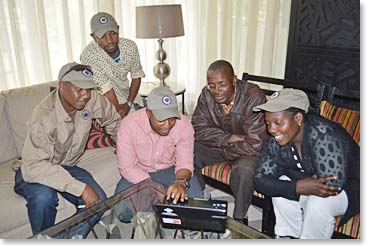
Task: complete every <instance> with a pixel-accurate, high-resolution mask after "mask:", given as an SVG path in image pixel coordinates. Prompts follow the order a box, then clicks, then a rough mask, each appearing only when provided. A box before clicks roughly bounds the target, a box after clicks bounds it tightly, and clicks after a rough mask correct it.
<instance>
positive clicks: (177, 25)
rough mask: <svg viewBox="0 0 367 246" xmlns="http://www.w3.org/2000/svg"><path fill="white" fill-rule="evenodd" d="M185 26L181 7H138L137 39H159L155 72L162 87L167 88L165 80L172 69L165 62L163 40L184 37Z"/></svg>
mask: <svg viewBox="0 0 367 246" xmlns="http://www.w3.org/2000/svg"><path fill="white" fill-rule="evenodd" d="M184 34H185V33H184V26H183V20H182V10H181V5H179V4H174V5H151V6H140V7H136V37H137V38H158V43H159V50H158V51H157V52H156V54H155V57H156V58H157V60H159V63H158V64H157V65H155V66H154V68H153V72H154V76H156V77H157V78H158V79H159V81H160V85H161V86H167V84H166V83H165V81H164V80H165V79H166V78H167V77H168V76H169V74H170V70H171V69H170V67H169V65H168V64H167V63H165V62H164V60H165V59H166V58H167V53H166V51H165V50H164V49H163V38H172V37H179V36H183V35H184Z"/></svg>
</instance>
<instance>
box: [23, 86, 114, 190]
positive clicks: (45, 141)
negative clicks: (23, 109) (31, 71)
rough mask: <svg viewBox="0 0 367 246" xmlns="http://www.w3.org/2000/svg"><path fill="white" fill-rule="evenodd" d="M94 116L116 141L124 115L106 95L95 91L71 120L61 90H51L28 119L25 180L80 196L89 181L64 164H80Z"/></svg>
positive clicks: (25, 147)
mask: <svg viewBox="0 0 367 246" xmlns="http://www.w3.org/2000/svg"><path fill="white" fill-rule="evenodd" d="M92 119H97V121H99V123H100V124H101V126H102V127H105V129H106V131H107V133H109V134H110V135H111V137H112V138H113V139H114V140H116V136H117V130H118V126H119V123H120V120H121V118H120V116H119V115H118V114H117V113H116V110H115V108H114V107H113V105H112V104H111V103H109V102H108V101H107V100H106V99H105V97H104V96H103V95H101V94H100V93H98V92H97V91H92V95H91V99H90V100H89V102H88V103H87V104H86V106H85V108H84V109H83V110H81V111H77V112H76V115H75V118H74V121H72V119H71V118H70V117H69V115H68V114H67V113H66V112H65V110H64V108H63V106H62V105H61V102H60V98H59V94H58V90H55V91H53V92H52V93H50V94H49V95H48V96H47V97H46V98H45V99H44V100H43V101H42V102H41V103H40V104H39V105H38V106H37V107H36V108H35V109H34V110H33V112H32V117H31V119H30V121H29V122H28V134H27V137H26V139H25V142H24V147H23V152H22V158H23V165H22V167H21V168H22V174H23V178H24V180H25V181H27V182H32V183H39V184H43V185H47V186H50V187H52V188H54V189H56V190H58V191H60V192H64V191H65V192H68V193H71V194H73V195H75V196H80V195H81V194H82V192H83V190H84V188H85V185H86V184H84V183H82V182H80V181H78V180H76V179H75V178H73V177H72V176H71V175H70V174H69V173H68V172H67V171H66V170H65V169H64V168H62V166H61V165H67V166H73V165H77V164H78V162H79V160H80V158H81V156H82V155H83V154H84V151H85V146H86V143H87V140H88V136H89V131H90V128H91V124H92Z"/></svg>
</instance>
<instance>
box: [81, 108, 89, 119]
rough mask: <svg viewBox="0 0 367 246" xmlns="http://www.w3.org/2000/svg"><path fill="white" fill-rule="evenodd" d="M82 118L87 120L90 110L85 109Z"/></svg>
mask: <svg viewBox="0 0 367 246" xmlns="http://www.w3.org/2000/svg"><path fill="white" fill-rule="evenodd" d="M82 118H83V119H85V120H87V119H88V118H89V111H88V110H84V111H83V112H82Z"/></svg>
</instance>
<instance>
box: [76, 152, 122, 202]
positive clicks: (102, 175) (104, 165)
mask: <svg viewBox="0 0 367 246" xmlns="http://www.w3.org/2000/svg"><path fill="white" fill-rule="evenodd" d="M114 152H115V148H113V147H106V148H98V149H91V150H86V151H85V153H84V155H83V156H82V159H81V160H80V165H79V166H80V167H81V168H84V169H85V170H87V171H88V172H90V173H91V174H92V175H93V177H94V179H95V180H96V181H97V183H98V184H99V185H100V186H101V187H102V188H103V190H104V191H105V192H106V195H107V197H110V196H112V195H113V194H114V192H115V188H116V185H117V183H118V181H119V180H120V178H121V176H120V172H119V170H118V169H117V158H116V155H115V154H114Z"/></svg>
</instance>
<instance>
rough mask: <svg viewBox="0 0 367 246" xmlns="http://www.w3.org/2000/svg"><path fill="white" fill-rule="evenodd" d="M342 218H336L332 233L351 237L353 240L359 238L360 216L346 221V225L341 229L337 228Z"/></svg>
mask: <svg viewBox="0 0 367 246" xmlns="http://www.w3.org/2000/svg"><path fill="white" fill-rule="evenodd" d="M341 218H342V216H338V217H336V223H335V228H334V231H338V232H340V233H342V234H345V235H348V236H351V237H353V238H358V239H360V238H361V235H360V232H359V226H360V224H359V221H360V214H359V213H358V214H357V215H355V216H354V217H352V218H351V219H350V220H348V222H347V223H345V224H344V225H343V226H342V227H340V228H338V225H339V222H340V220H341Z"/></svg>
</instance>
